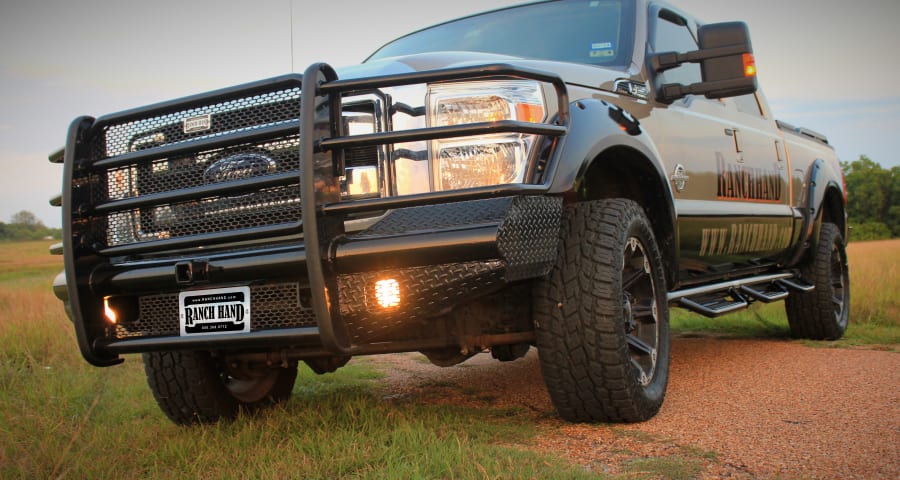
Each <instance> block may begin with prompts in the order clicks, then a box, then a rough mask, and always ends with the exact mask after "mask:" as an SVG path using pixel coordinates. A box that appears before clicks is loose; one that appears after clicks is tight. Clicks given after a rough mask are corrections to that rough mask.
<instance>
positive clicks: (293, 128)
mask: <svg viewBox="0 0 900 480" xmlns="http://www.w3.org/2000/svg"><path fill="white" fill-rule="evenodd" d="M299 128H300V122H285V123H284V124H279V125H271V126H268V127H261V128H254V129H250V130H242V131H239V132H234V133H229V134H226V135H219V136H215V137H210V138H203V139H199V140H187V141H184V142H181V143H173V144H171V145H165V146H163V147H156V148H148V149H146V150H138V151H136V152H129V153H124V154H122V155H118V156H115V157H110V158H105V159H103V160H98V161H96V162H94V163H93V164H92V165H91V167H94V168H115V167H121V166H124V165H129V164H132V163H137V162H146V161H150V160H156V159H160V158H168V157H174V156H179V155H188V154H191V153H196V152H200V151H203V150H212V149H215V148H222V147H227V146H230V145H235V144H242V143H251V142H256V141H259V140H268V139H272V138H277V137H282V136H286V135H291V134H295V133H297V132H298V129H299Z"/></svg>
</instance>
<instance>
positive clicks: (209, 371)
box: [143, 351, 297, 425]
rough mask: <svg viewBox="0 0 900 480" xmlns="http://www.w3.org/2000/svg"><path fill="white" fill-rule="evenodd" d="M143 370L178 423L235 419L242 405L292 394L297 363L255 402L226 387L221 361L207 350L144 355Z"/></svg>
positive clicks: (247, 406)
mask: <svg viewBox="0 0 900 480" xmlns="http://www.w3.org/2000/svg"><path fill="white" fill-rule="evenodd" d="M143 359H144V372H145V373H146V375H147V383H148V384H149V385H150V389H151V390H152V391H153V396H154V398H156V402H157V403H158V404H159V406H160V408H161V409H162V411H163V412H164V413H165V414H166V416H167V417H169V419H171V420H172V421H173V422H175V423H177V424H179V425H190V424H196V423H213V422H217V421H219V420H229V419H233V418H235V417H236V416H237V415H238V412H239V411H240V410H241V408H244V409H246V410H248V411H254V410H258V409H259V408H261V407H264V406H266V405H271V404H274V403H278V402H281V401H284V400H287V398H289V397H290V394H291V391H292V390H293V386H294V382H295V380H296V376H297V369H296V364H293V365H292V368H287V369H284V371H283V372H280V375H279V378H278V380H277V381H276V383H275V385H274V386H273V387H272V389H271V391H270V392H269V394H268V395H267V398H265V399H264V400H261V401H259V402H255V403H252V404H244V403H242V402H240V401H239V400H238V399H236V398H235V397H234V396H232V395H231V393H230V392H229V391H228V389H227V388H226V387H225V385H224V383H223V380H222V375H221V370H220V368H219V366H218V362H217V361H216V359H215V358H213V357H212V356H211V355H210V354H209V353H208V352H202V351H198V352H194V351H172V352H150V353H144V354H143Z"/></svg>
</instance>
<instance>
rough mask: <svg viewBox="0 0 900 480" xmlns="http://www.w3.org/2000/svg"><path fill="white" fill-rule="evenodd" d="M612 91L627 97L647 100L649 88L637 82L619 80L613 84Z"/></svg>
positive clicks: (624, 79)
mask: <svg viewBox="0 0 900 480" xmlns="http://www.w3.org/2000/svg"><path fill="white" fill-rule="evenodd" d="M613 91H615V92H616V93H619V94H622V95H628V96H629V97H634V98H639V99H641V100H647V98H649V96H650V88H649V87H647V84H646V83H642V82H637V81H634V80H631V79H626V78H623V79H619V80H616V81H615V82H614V83H613Z"/></svg>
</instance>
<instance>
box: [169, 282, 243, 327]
mask: <svg viewBox="0 0 900 480" xmlns="http://www.w3.org/2000/svg"><path fill="white" fill-rule="evenodd" d="M178 308H179V313H178V315H179V317H180V322H179V323H180V324H181V335H211V334H218V333H239V332H249V331H250V287H230V288H217V289H212V290H194V291H188V292H181V293H180V294H179V295H178Z"/></svg>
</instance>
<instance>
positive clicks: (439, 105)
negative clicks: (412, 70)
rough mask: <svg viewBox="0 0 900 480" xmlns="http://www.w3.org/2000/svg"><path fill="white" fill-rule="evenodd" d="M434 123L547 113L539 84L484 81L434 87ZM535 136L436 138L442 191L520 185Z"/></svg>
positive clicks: (534, 119) (526, 118) (535, 117)
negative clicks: (509, 184)
mask: <svg viewBox="0 0 900 480" xmlns="http://www.w3.org/2000/svg"><path fill="white" fill-rule="evenodd" d="M428 98H429V112H430V115H429V123H430V125H431V126H435V127H440V126H450V125H464V124H470V123H482V122H499V121H503V120H514V121H521V122H530V123H539V122H543V121H544V119H545V117H546V108H545V106H544V95H543V91H542V89H541V85H540V84H539V83H538V82H533V81H528V80H505V81H480V82H465V83H447V84H432V85H429V92H428ZM535 137H536V136H535V135H526V134H520V133H503V134H494V135H481V136H475V137H465V138H454V139H449V140H435V141H433V142H432V144H431V148H432V159H433V161H434V170H435V187H436V189H437V190H455V189H461V188H473V187H482V186H489V185H501V184H508V183H521V182H522V181H523V180H524V177H525V169H526V164H527V161H528V156H529V153H530V151H531V146H532V145H533V144H534V139H535Z"/></svg>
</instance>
